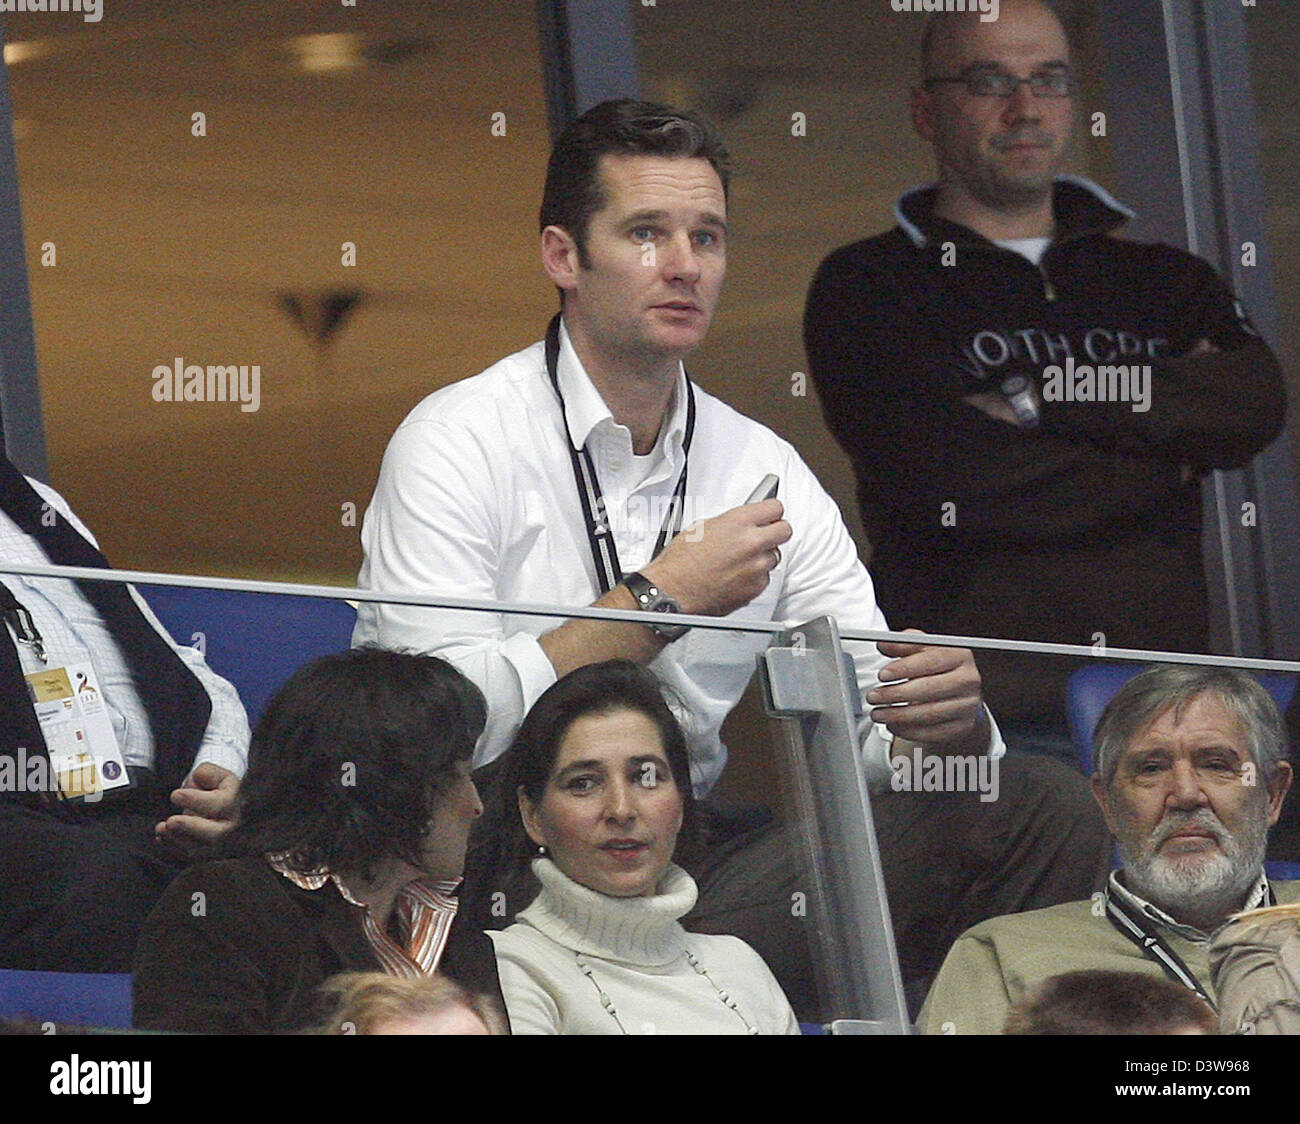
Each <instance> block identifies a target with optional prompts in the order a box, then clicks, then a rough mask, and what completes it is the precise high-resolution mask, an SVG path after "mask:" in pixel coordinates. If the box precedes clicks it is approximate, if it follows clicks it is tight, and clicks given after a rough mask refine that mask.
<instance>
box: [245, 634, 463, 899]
mask: <svg viewBox="0 0 1300 1124" xmlns="http://www.w3.org/2000/svg"><path fill="white" fill-rule="evenodd" d="M486 717H487V708H486V705H485V703H484V701H483V695H482V692H480V691H479V689H478V688H477V687H476V686H474V684H473V683H471V682H470V681H469V680H468V679H466V678H465V676H463V675H462V674H461V673H460V672H459V671H457V670H456V669H455V668H454V667H452V666H451V664H449V663H447V662H446V661H445V660H441V659H439V658H438V657H436V656H427V655H416V654H408V653H403V652H388V651H382V650H380V649H378V648H355V649H352V650H351V651H348V652H340V653H338V654H337V655H330V656H325V657H323V658H321V659H318V660H313V661H312V662H311V663H309V664H306V665H305V666H303V667H301V668H299V669H298V671H297V672H295V673H294V675H293V678H291V679H290V680H289V682H288V683H286V684H285V685H284V686H283V687H282V688H281V689H280V691H279V692H278V693H277V694H276V696H275V697H274V698H273V699H272V700H271V702H270V703H269V704H268V706H267V709H266V712H265V713H264V714H263V716H262V719H261V721H260V722H258V724H257V729H256V730H254V732H253V739H252V742H251V744H250V746H249V751H248V772H247V774H246V775H245V777H244V780H243V783H242V784H241V785H240V796H239V822H238V824H237V825H236V827H235V828H234V829H233V830H232V831H231V832H230V834H229V836H228V837H227V841H226V844H225V846H224V848H223V850H225V851H226V852H227V853H229V854H237V855H260V854H268V853H270V854H275V853H284V854H287V855H288V859H287V862H288V863H289V865H290V866H291V867H293V868H294V869H295V870H300V871H310V870H315V869H316V868H318V867H321V866H325V867H328V868H329V869H330V870H331V871H334V872H340V871H346V872H356V873H359V874H360V875H361V877H363V878H370V877H371V876H372V874H373V872H374V869H375V866H376V864H377V863H379V862H380V861H381V860H385V859H392V858H397V859H401V860H403V861H405V862H408V863H410V864H411V865H413V866H418V865H419V862H420V852H421V849H422V845H421V841H422V839H423V838H424V836H425V835H426V834H427V832H428V831H429V830H436V829H437V825H436V816H437V812H438V807H439V803H440V801H441V799H442V795H443V790H445V789H446V788H447V787H448V786H449V784H450V783H451V781H452V780H453V775H452V770H453V768H454V766H455V764H456V762H458V761H464V760H466V759H467V758H469V756H470V755H471V754H472V753H473V752H474V744H475V742H477V741H478V738H479V735H480V734H481V733H482V732H483V726H484V723H485V721H486Z"/></svg>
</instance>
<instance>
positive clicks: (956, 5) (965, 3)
mask: <svg viewBox="0 0 1300 1124" xmlns="http://www.w3.org/2000/svg"><path fill="white" fill-rule="evenodd" d="M998 2H999V0H889V6H890V7H891V8H893V9H894V11H896V12H979V14H980V22H981V23H993V22H994V21H995V20H996V19H997V18H998Z"/></svg>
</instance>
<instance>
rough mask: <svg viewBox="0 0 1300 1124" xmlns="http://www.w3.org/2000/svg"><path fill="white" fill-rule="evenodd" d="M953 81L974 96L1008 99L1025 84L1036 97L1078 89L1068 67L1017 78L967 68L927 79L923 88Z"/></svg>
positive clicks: (1001, 72) (1057, 95)
mask: <svg viewBox="0 0 1300 1124" xmlns="http://www.w3.org/2000/svg"><path fill="white" fill-rule="evenodd" d="M953 83H956V84H958V85H961V86H965V87H966V92H967V93H968V94H970V95H971V97H976V98H1009V97H1011V96H1012V95H1013V94H1014V93H1015V92H1016V91H1017V90H1018V89H1020V87H1021V86H1028V87H1029V88H1030V90H1032V91H1033V94H1034V97H1036V98H1068V97H1073V96H1074V95H1075V94H1076V93H1077V92H1078V90H1079V83H1078V80H1077V79H1076V78H1075V77H1074V76H1073V75H1072V74H1071V73H1070V72H1069V71H1068V70H1040V71H1038V72H1037V73H1036V74H1031V75H1030V76H1029V77H1028V78H1017V77H1016V76H1015V75H1014V74H1008V73H1007V72H1006V71H1005V70H968V71H966V72H965V73H964V74H961V75H959V76H958V77H956V78H927V79H926V80H925V88H926V89H927V90H928V89H930V88H931V87H933V86H947V85H952V84H953Z"/></svg>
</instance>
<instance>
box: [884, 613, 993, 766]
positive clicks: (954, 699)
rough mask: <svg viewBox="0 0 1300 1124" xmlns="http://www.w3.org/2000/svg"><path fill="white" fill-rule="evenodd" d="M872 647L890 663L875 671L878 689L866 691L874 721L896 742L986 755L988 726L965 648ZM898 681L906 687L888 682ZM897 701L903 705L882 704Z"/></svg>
mask: <svg viewBox="0 0 1300 1124" xmlns="http://www.w3.org/2000/svg"><path fill="white" fill-rule="evenodd" d="M905 631H907V632H916V631H917V630H916V629H914V628H909V629H906V630H905ZM878 647H879V648H880V651H881V654H882V655H886V656H890V657H892V658H891V660H890V662H889V663H887V664H885V666H884V667H882V668H881V669H880V679H881V686H879V687H873V688H872V689H871V690H870V691H868V692H867V702H869V703H870V704H871V705H872V707H873V709H872V711H871V717H872V719H873V720H874V721H876V722H880V723H882V724H883V725H884V726H886V727H888V729H889V730H890V731H891V732H892V733H893V734H894V735H895V736H896V737H899V738H906V739H907V740H908V741H914V742H920V743H921V744H922V745H926V746H936V747H939V746H941V747H942V748H943V749H944V750H945V751H946V752H958V751H967V750H969V751H970V752H973V753H984V752H986V751H987V749H988V738H989V725H988V720H987V719H986V717H985V711H984V702H983V698H982V697H981V695H980V673H979V669H978V668H977V667H976V666H975V657H974V656H973V655H972V654H971V652H970V650H969V649H967V648H937V647H934V646H933V645H926V644H906V643H891V642H890V641H883V640H882V641H881V642H880V644H879V645H878ZM898 679H906V680H907V682H906V683H894V682H888V681H890V680H898ZM900 702H903V703H907V704H908V705H907V706H885V705H884V704H886V703H900Z"/></svg>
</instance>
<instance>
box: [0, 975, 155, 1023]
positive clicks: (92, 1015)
mask: <svg viewBox="0 0 1300 1124" xmlns="http://www.w3.org/2000/svg"><path fill="white" fill-rule="evenodd" d="M0 1016H4V1017H5V1018H11V1019H14V1018H20V1017H23V1016H25V1017H27V1018H31V1019H34V1020H36V1022H38V1023H44V1022H54V1023H62V1024H66V1025H69V1026H86V1027H105V1028H108V1029H112V1030H129V1029H130V1027H131V975H130V973H129V972H123V973H103V974H99V973H93V972H29V971H22V970H19V969H15V968H3V969H0Z"/></svg>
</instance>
